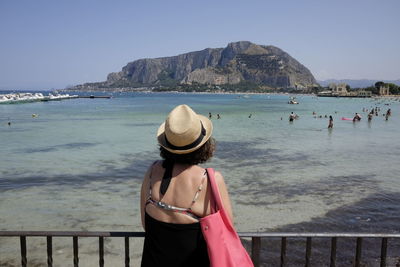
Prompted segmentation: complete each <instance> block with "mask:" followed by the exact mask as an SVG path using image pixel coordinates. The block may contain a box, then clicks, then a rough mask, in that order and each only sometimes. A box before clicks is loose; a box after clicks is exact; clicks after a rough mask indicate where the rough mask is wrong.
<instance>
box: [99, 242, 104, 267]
mask: <svg viewBox="0 0 400 267" xmlns="http://www.w3.org/2000/svg"><path fill="white" fill-rule="evenodd" d="M99 267H104V237H102V236H100V237H99Z"/></svg>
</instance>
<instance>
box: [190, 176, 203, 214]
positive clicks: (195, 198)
mask: <svg viewBox="0 0 400 267" xmlns="http://www.w3.org/2000/svg"><path fill="white" fill-rule="evenodd" d="M206 177H207V172H205V173H204V174H203V178H201V183H200V185H199V186H198V187H197V191H196V194H195V195H194V197H193V200H192V203H190V207H189V209H191V208H192V206H193V205H194V203H196V200H197V199H198V198H199V196H200V193H201V191H202V190H203V185H204V181H205V180H206Z"/></svg>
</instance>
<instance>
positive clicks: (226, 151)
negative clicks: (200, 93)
mask: <svg viewBox="0 0 400 267" xmlns="http://www.w3.org/2000/svg"><path fill="white" fill-rule="evenodd" d="M266 143H268V140H264V139H253V140H252V141H240V142H229V141H218V142H217V153H216V157H217V158H220V159H229V161H228V162H229V165H230V166H231V167H232V168H240V167H248V166H265V164H268V165H279V166H282V165H285V164H287V163H289V162H290V163H291V164H294V163H296V166H297V168H302V166H304V164H303V162H307V165H306V166H319V165H324V163H322V162H320V161H318V160H316V159H313V158H312V157H311V156H310V155H309V154H305V153H300V152H294V153H293V152H292V153H290V154H285V153H284V152H285V151H284V150H281V149H275V148H259V146H262V145H265V144H266ZM238 151H240V153H238ZM297 163H298V164H297Z"/></svg>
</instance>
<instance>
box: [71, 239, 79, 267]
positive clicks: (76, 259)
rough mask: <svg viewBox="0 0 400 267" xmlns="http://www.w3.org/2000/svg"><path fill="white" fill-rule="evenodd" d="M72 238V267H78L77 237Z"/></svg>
mask: <svg viewBox="0 0 400 267" xmlns="http://www.w3.org/2000/svg"><path fill="white" fill-rule="evenodd" d="M72 238H73V250H74V267H79V256H78V254H79V251H78V237H77V236H74V237H72Z"/></svg>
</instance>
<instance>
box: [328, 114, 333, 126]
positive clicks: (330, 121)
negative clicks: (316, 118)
mask: <svg viewBox="0 0 400 267" xmlns="http://www.w3.org/2000/svg"><path fill="white" fill-rule="evenodd" d="M332 128H333V118H332V116H329V124H328V129H332Z"/></svg>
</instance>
